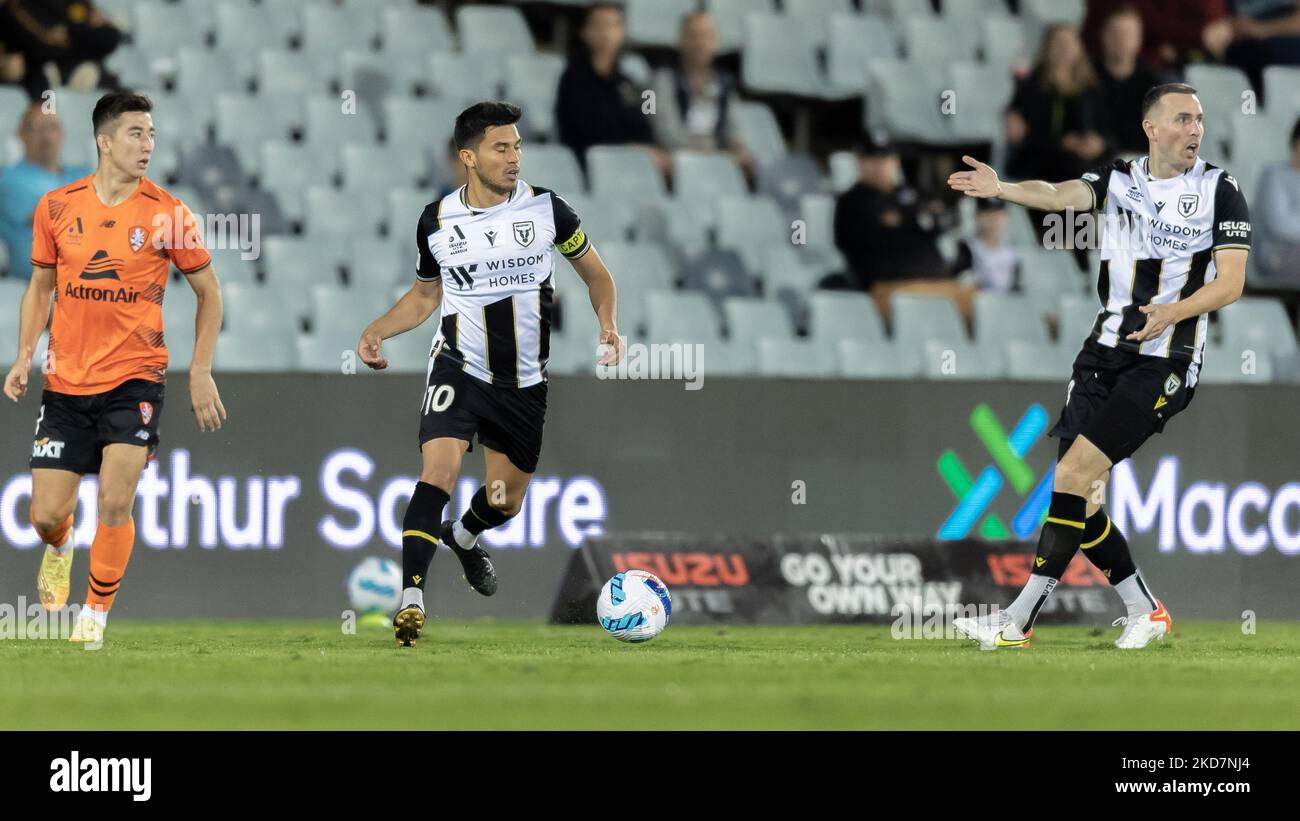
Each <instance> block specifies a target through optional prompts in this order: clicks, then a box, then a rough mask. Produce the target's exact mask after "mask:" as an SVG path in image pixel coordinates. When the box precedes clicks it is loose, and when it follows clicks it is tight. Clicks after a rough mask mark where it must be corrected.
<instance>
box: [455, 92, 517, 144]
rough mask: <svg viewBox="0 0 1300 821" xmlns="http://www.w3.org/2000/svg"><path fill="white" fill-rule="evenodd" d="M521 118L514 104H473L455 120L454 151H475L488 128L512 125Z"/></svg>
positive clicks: (500, 102) (493, 102) (492, 102)
mask: <svg viewBox="0 0 1300 821" xmlns="http://www.w3.org/2000/svg"><path fill="white" fill-rule="evenodd" d="M521 116H523V111H521V110H520V108H519V106H517V105H515V104H514V103H507V102H504V101H500V100H498V101H491V102H487V101H485V102H482V103H475V104H474V105H472V106H470V107H469V108H467V109H465V110H464V111H462V112H461V113H460V116H458V117H457V118H456V128H455V130H454V131H453V132H452V140H453V141H454V142H455V144H456V150H457V151H459V150H460V149H462V148H468V149H470V150H471V151H474V150H477V149H478V147H479V143H481V142H483V135H484V134H485V133H486V132H487V130H488V129H489V128H492V127H494V126H498V125H514V124H515V123H517V122H519V118H520V117H521Z"/></svg>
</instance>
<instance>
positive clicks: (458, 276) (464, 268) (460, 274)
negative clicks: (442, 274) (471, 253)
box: [447, 263, 478, 288]
mask: <svg viewBox="0 0 1300 821" xmlns="http://www.w3.org/2000/svg"><path fill="white" fill-rule="evenodd" d="M477 271H478V263H474V264H473V265H460V266H456V267H451V268H448V269H447V272H448V273H449V274H451V278H452V279H454V280H456V287H458V288H473V287H474V277H473V276H471V274H474V273H476V272H477Z"/></svg>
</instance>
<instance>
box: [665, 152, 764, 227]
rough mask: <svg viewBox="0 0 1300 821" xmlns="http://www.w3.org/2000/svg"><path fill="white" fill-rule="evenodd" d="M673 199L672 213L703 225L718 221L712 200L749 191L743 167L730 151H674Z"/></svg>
mask: <svg viewBox="0 0 1300 821" xmlns="http://www.w3.org/2000/svg"><path fill="white" fill-rule="evenodd" d="M673 180H674V191H673V202H672V205H671V206H669V208H670V209H671V211H676V212H679V213H678V214H671V213H670V216H682V217H686V218H688V219H689V220H690V221H691V222H692V223H694V224H696V225H698V226H701V227H705V228H708V227H711V226H712V225H713V223H714V220H715V211H714V208H713V203H714V202H716V201H717V200H718V199H720V198H722V197H743V196H746V195H747V194H748V193H749V192H748V189H747V188H746V186H745V178H744V176H742V175H741V173H740V167H739V166H738V165H736V161H735V160H733V159H732V158H731V155H730V154H726V153H722V152H718V153H707V154H706V153H702V152H699V151H688V150H680V151H675V152H673Z"/></svg>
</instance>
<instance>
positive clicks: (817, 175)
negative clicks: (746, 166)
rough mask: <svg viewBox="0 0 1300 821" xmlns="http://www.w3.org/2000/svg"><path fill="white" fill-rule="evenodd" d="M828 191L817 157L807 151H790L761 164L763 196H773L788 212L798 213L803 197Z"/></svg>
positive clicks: (759, 183)
mask: <svg viewBox="0 0 1300 821" xmlns="http://www.w3.org/2000/svg"><path fill="white" fill-rule="evenodd" d="M826 191H827V180H826V178H825V177H824V176H822V170H821V168H820V167H819V166H818V165H817V161H816V160H814V159H813V158H812V157H810V156H808V155H807V154H790V155H788V156H786V157H782V158H780V159H776V160H772V161H770V162H766V163H761V164H760V165H759V167H758V193H759V196H764V197H769V198H771V199H772V200H773V201H774V202H775V203H776V204H777V206H778V207H780V209H781V210H782V211H783V212H785V214H786V216H789V217H791V218H792V219H793V218H795V217H797V216H798V211H799V203H800V201H801V200H802V199H803V197H805V196H808V195H814V194H822V193H825V192H826Z"/></svg>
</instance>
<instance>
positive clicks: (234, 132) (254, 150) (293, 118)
mask: <svg viewBox="0 0 1300 821" xmlns="http://www.w3.org/2000/svg"><path fill="white" fill-rule="evenodd" d="M302 123H303V107H302V98H301V97H299V96H298V95H296V94H286V95H266V94H261V95H257V96H253V95H244V94H218V95H217V105H216V118H215V125H216V136H217V142H220V143H224V144H226V145H228V146H230V147H231V148H233V149H235V154H236V156H238V157H239V164H240V165H241V166H242V167H243V169H244V170H245V171H246V172H249V173H252V174H258V173H260V171H261V156H260V153H261V146H262V143H263V142H266V141H268V140H288V139H289V138H290V136H291V134H292V132H293V131H294V130H296V129H299V128H301V127H302Z"/></svg>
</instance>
